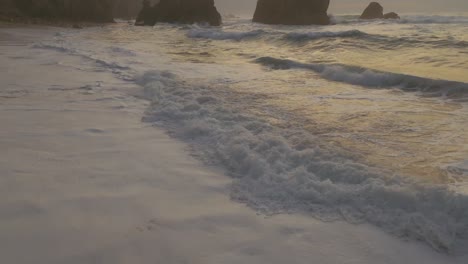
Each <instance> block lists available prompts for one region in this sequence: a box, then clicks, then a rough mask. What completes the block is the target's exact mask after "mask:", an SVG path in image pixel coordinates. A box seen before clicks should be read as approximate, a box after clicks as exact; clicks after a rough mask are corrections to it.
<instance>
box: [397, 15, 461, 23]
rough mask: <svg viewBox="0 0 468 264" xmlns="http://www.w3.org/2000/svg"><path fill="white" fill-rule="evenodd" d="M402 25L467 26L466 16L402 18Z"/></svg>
mask: <svg viewBox="0 0 468 264" xmlns="http://www.w3.org/2000/svg"><path fill="white" fill-rule="evenodd" d="M396 21H397V22H398V23H404V24H468V16H437V15H436V16H402V19H400V20H396Z"/></svg>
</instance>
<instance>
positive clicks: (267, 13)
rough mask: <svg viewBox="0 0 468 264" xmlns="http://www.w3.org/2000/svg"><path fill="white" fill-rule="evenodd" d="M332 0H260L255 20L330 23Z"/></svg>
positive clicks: (269, 22) (280, 22)
mask: <svg viewBox="0 0 468 264" xmlns="http://www.w3.org/2000/svg"><path fill="white" fill-rule="evenodd" d="M329 5H330V0H258V2H257V8H256V10H255V14H254V17H253V22H258V23H264V24H283V25H313V24H315V25H328V24H330V18H329V17H328V15H327V10H328V6H329Z"/></svg>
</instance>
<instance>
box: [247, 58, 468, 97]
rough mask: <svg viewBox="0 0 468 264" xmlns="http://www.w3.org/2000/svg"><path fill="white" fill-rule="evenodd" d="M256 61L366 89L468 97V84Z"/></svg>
mask: <svg viewBox="0 0 468 264" xmlns="http://www.w3.org/2000/svg"><path fill="white" fill-rule="evenodd" d="M255 62H257V63H259V64H262V65H265V66H268V67H271V68H272V69H277V70H287V69H293V68H299V69H307V70H312V71H314V72H317V73H318V74H320V76H321V77H323V78H325V79H327V80H332V81H337V82H343V83H349V84H353V85H360V86H364V87H371V88H393V87H397V88H400V89H402V90H406V91H415V92H424V93H425V94H427V95H432V96H447V97H452V98H458V99H459V98H460V97H466V96H467V95H468V84H467V83H462V82H455V81H446V80H433V79H428V78H422V77H417V76H411V75H406V74H398V73H391V72H381V71H377V70H371V69H366V68H361V67H356V66H350V65H339V64H321V63H301V62H297V61H292V60H285V59H277V58H273V57H262V58H258V59H256V60H255Z"/></svg>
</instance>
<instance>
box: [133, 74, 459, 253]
mask: <svg viewBox="0 0 468 264" xmlns="http://www.w3.org/2000/svg"><path fill="white" fill-rule="evenodd" d="M138 80H139V84H141V85H142V86H144V88H145V92H146V95H147V96H148V98H150V99H152V100H153V101H154V104H153V105H154V108H153V109H152V111H151V112H149V113H148V116H147V117H146V118H145V120H146V121H148V122H156V123H158V124H159V125H161V126H164V127H166V128H167V129H169V130H170V131H171V132H172V133H173V134H174V135H175V136H177V137H178V138H180V139H182V140H185V141H187V142H189V143H190V144H192V145H193V146H194V147H195V149H196V151H198V152H199V153H200V155H199V156H201V157H202V158H203V159H204V160H206V161H209V162H214V163H215V164H218V165H222V166H223V167H224V168H226V170H227V171H228V173H229V174H230V175H231V176H232V177H233V179H234V183H233V185H232V198H233V199H235V200H237V201H241V202H244V203H246V204H248V205H249V206H251V207H252V208H255V209H256V210H259V211H261V212H263V213H266V214H274V213H280V212H307V213H310V214H311V215H313V216H315V217H317V218H320V219H323V220H335V219H345V220H347V221H349V222H353V223H356V222H357V223H359V222H369V223H372V224H374V225H376V226H379V227H381V228H383V229H384V230H386V231H388V232H390V233H393V234H395V235H397V236H401V237H408V238H412V239H416V240H421V241H424V242H425V243H427V244H429V245H431V246H432V247H433V248H435V249H437V250H440V251H446V252H449V251H451V250H453V249H455V248H456V247H457V245H459V244H458V243H459V241H460V240H462V239H463V238H465V237H466V235H468V197H466V196H464V195H462V194H458V193H455V192H453V191H451V190H450V189H449V188H448V187H446V186H438V185H424V184H420V183H417V182H413V181H410V180H408V179H404V178H401V177H398V176H390V175H387V174H385V173H383V172H380V171H378V170H375V169H372V168H368V167H367V166H365V165H362V164H359V163H356V162H353V161H352V159H350V158H349V157H346V156H344V155H343V154H340V152H339V151H337V150H336V149H327V148H324V147H321V146H320V145H323V144H320V143H321V142H320V141H319V140H318V139H317V138H315V137H314V136H313V135H310V134H308V133H307V132H305V131H302V130H299V129H293V128H278V127H274V126H271V125H270V124H269V123H268V122H266V121H264V120H262V119H260V118H257V117H253V116H249V115H246V114H245V113H241V112H239V110H238V109H230V108H229V107H228V104H226V103H225V102H224V100H229V99H228V98H222V97H213V93H212V91H211V90H210V88H209V87H206V86H193V85H192V86H190V85H188V84H187V83H186V82H184V81H183V80H181V79H179V78H178V77H177V76H175V75H173V74H172V73H170V72H158V71H151V72H147V73H145V74H144V75H142V76H140V77H139V78H138ZM216 89H217V91H219V89H220V88H219V87H217V88H216ZM210 96H211V97H210ZM206 98H211V99H210V100H206Z"/></svg>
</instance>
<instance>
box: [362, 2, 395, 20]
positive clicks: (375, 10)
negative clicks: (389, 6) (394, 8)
mask: <svg viewBox="0 0 468 264" xmlns="http://www.w3.org/2000/svg"><path fill="white" fill-rule="evenodd" d="M360 18H361V19H399V18H400V16H399V15H398V14H397V13H394V12H391V13H387V14H385V15H384V8H383V6H382V5H381V4H379V3H377V2H371V3H370V4H369V6H367V8H366V9H365V10H364V12H363V13H362V15H361V17H360Z"/></svg>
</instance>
